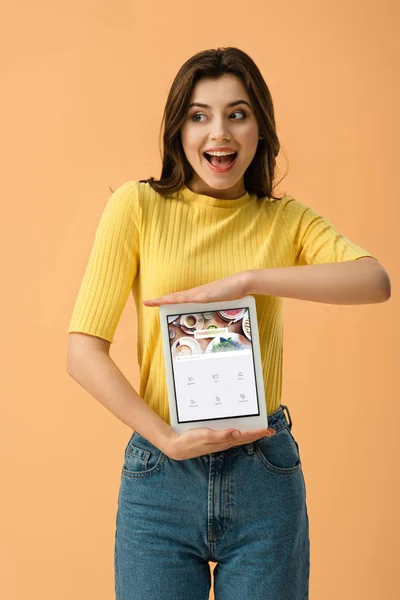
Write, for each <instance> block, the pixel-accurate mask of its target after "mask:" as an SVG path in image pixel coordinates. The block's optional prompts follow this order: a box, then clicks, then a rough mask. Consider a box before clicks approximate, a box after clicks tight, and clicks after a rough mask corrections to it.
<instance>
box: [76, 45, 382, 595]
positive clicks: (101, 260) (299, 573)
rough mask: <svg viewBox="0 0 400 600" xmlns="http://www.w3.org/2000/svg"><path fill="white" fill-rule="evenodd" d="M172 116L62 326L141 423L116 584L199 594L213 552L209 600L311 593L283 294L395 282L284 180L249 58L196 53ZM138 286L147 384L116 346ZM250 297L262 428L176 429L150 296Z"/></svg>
mask: <svg viewBox="0 0 400 600" xmlns="http://www.w3.org/2000/svg"><path fill="white" fill-rule="evenodd" d="M164 118H165V131H164V156H163V166H162V173H161V177H160V179H159V180H157V181H155V180H154V178H150V179H148V180H140V181H127V182H125V183H124V184H122V185H121V186H120V187H118V189H116V190H115V191H114V192H113V193H112V195H111V197H110V198H109V200H108V203H107V205H106V207H105V209H104V211H103V214H102V216H101V219H100V222H99V225H98V228H97V231H96V235H95V240H94V244H93V248H92V252H91V255H90V258H89V262H88V265H87V268H86V272H85V275H84V278H83V281H82V284H81V287H80V290H79V293H78V297H77V300H76V304H75V307H74V310H73V314H72V319H71V322H70V325H69V330H68V331H69V333H70V335H69V348H68V372H69V373H70V374H71V375H72V376H73V377H74V379H76V380H77V381H78V382H79V383H80V384H81V385H82V386H83V387H84V388H85V389H86V390H88V391H89V392H90V393H91V394H92V395H93V396H94V397H95V398H97V399H98V400H99V401H100V402H101V403H103V404H104V406H106V407H107V409H109V410H110V411H111V412H112V413H113V414H114V415H116V416H117V417H118V418H119V419H121V420H122V421H123V422H124V423H126V424H127V425H129V426H130V427H131V428H132V429H133V430H134V433H133V435H132V437H131V438H130V440H129V442H128V444H127V446H126V450H125V454H124V461H123V467H122V474H121V486H120V491H119V496H118V511H117V518H116V536H115V591H116V597H117V600H133V599H136V598H140V599H143V600H144V599H146V600H159V599H162V600H178V599H179V600H180V599H182V600H184V599H190V600H206V599H207V598H208V597H209V591H210V586H211V574H210V566H209V561H212V562H215V563H217V564H216V567H215V570H214V594H215V598H216V600H244V599H247V598H251V599H252V600H265V599H266V598H274V600H304V599H306V598H308V587H309V572H310V540H309V522H308V514H307V506H306V488H305V481H304V476H303V471H302V464H301V459H300V453H299V445H298V443H297V441H296V440H295V438H294V437H293V433H292V419H291V415H290V412H289V409H288V407H287V406H286V405H282V404H281V383H282V339H283V298H284V297H287V298H299V299H303V300H310V301H314V302H327V303H330V304H335V303H336V304H364V303H372V302H383V301H385V300H387V299H388V298H389V297H390V279H389V277H388V274H387V273H386V271H385V270H384V268H383V267H382V266H381V265H380V264H379V262H378V261H377V260H376V259H375V258H374V257H371V255H370V254H369V253H368V252H367V251H365V250H363V249H362V248H360V247H359V246H357V245H356V244H355V243H354V242H352V241H350V240H349V239H348V238H347V237H346V236H345V235H344V234H342V233H339V232H338V231H337V230H336V229H335V227H334V225H333V224H332V223H330V222H329V221H328V220H327V219H325V218H323V217H322V216H321V215H319V214H318V213H317V212H315V211H314V210H313V209H311V208H310V207H308V206H307V205H305V204H302V203H301V202H299V201H297V200H296V199H295V198H294V197H293V196H291V195H284V196H282V197H277V196H275V195H274V194H273V189H274V185H273V183H274V178H275V164H276V156H277V155H278V152H279V149H280V144H279V141H278V137H277V134H276V130H275V118H274V108H273V103H272V99H271V94H270V92H269V90H268V87H267V85H266V83H265V81H264V79H263V77H262V75H261V73H260V71H259V69H258V68H257V66H256V65H255V64H254V62H253V61H252V60H251V58H250V57H249V56H248V55H247V54H245V53H244V52H242V51H241V50H239V49H237V48H225V49H218V50H207V51H204V52H200V53H198V54H196V55H195V56H193V57H192V58H190V59H189V60H188V61H187V62H186V63H185V64H184V65H183V66H182V67H181V69H180V70H179V72H178V74H177V76H176V78H175V80H174V82H173V84H172V87H171V90H170V92H169V96H168V99H167V104H166V108H165V114H164ZM357 259H362V260H357ZM328 263H330V264H328ZM131 291H132V293H133V296H134V300H135V304H136V309H137V317H138V346H137V348H138V359H139V365H140V374H141V380H140V393H139V394H138V393H137V392H136V391H135V390H134V389H133V388H132V386H131V385H130V384H129V382H128V381H127V379H126V378H125V377H124V376H123V374H122V373H121V371H120V370H119V369H118V367H117V366H116V365H115V363H114V362H113V361H112V360H111V358H110V356H109V347H110V344H111V343H112V342H113V337H114V333H115V330H116V327H117V325H118V322H119V319H120V317H121V314H122V311H123V308H124V306H125V304H126V301H127V299H128V296H129V294H130V293H131ZM246 294H252V295H254V297H255V299H256V303H257V316H258V326H259V338H260V345H261V353H262V367H263V377H264V383H265V395H266V402H267V414H268V422H269V428H268V430H256V431H250V432H240V433H239V435H238V437H232V431H233V430H232V429H229V430H224V431H216V430H213V429H209V428H200V429H192V430H190V431H188V432H186V433H184V434H178V433H176V432H174V431H173V430H172V429H171V427H170V419H169V408H168V398H167V388H166V381H165V370H164V364H163V353H162V343H161V336H160V327H159V315H158V310H157V306H160V305H161V304H163V303H167V302H193V301H195V302H209V301H214V300H215V301H220V300H232V299H236V298H240V297H243V296H244V295H246ZM160 296H161V297H160ZM285 410H286V414H285V412H284V411H285Z"/></svg>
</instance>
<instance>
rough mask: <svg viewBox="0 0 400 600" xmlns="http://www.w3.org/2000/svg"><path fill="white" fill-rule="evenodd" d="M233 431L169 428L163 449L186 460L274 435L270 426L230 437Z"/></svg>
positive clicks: (175, 458) (174, 456) (170, 454)
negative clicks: (177, 430) (179, 431)
mask: <svg viewBox="0 0 400 600" xmlns="http://www.w3.org/2000/svg"><path fill="white" fill-rule="evenodd" d="M233 431H238V430H237V429H222V430H220V431H218V430H216V429H210V428H209V427H199V428H194V429H189V430H188V431H185V432H184V433H177V432H176V431H175V430H174V429H172V428H171V431H170V436H169V439H168V442H167V445H166V448H165V450H164V452H165V454H166V455H167V456H168V457H169V458H172V459H174V460H186V459H187V458H196V457H197V456H202V455H203V454H211V453H213V452H221V451H222V450H227V449H228V448H232V447H233V446H241V445H242V444H249V443H250V442H255V441H256V440H259V439H261V438H263V437H265V436H270V435H275V433H276V432H275V430H274V429H273V428H272V427H269V428H268V429H253V430H252V431H244V432H243V433H242V432H239V435H238V436H237V437H232V433H233Z"/></svg>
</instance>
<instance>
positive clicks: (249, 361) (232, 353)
mask: <svg viewBox="0 0 400 600" xmlns="http://www.w3.org/2000/svg"><path fill="white" fill-rule="evenodd" d="M159 315H160V324H161V335H162V345H163V354H164V364H165V372H166V382H167V390H168V401H169V410H170V422H171V427H172V428H173V429H174V430H175V431H176V432H178V433H183V432H184V431H187V430H188V429H193V428H195V427H210V428H212V429H217V430H221V429H229V428H238V429H240V431H249V430H252V429H259V428H264V427H265V428H267V427H268V419H267V410H266V403H265V394H264V381H263V375H262V367H261V354H260V342H259V337H258V324H257V312H256V303H255V300H254V298H253V296H244V297H243V298H239V299H238V300H228V301H226V302H207V303H201V304H199V303H197V302H196V303H195V302H185V303H180V304H164V305H162V306H159Z"/></svg>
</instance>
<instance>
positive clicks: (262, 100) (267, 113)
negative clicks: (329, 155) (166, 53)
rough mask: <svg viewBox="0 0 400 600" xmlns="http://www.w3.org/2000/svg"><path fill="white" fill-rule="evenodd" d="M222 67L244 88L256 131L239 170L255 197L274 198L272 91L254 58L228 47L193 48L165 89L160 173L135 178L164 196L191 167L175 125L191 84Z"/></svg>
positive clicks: (180, 120)
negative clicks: (252, 150)
mask: <svg viewBox="0 0 400 600" xmlns="http://www.w3.org/2000/svg"><path fill="white" fill-rule="evenodd" d="M224 73H231V74H233V75H235V76H236V77H238V78H239V79H240V80H241V81H242V83H243V85H244V86H245V88H246V89H247V92H248V94H249V97H250V99H251V101H252V104H253V108H254V113H255V117H256V119H257V123H258V127H259V135H260V136H261V137H262V139H260V140H259V141H258V147H257V151H256V153H255V155H254V158H253V160H252V161H251V163H250V165H249V166H248V168H247V169H246V172H245V173H244V186H245V189H246V191H247V192H249V193H251V194H256V195H257V197H258V198H265V197H267V198H273V199H274V200H280V198H277V197H276V196H274V195H272V191H273V189H274V188H275V185H274V176H275V167H276V157H277V155H278V153H279V150H280V147H281V146H280V143H279V140H278V136H277V134H276V127H275V115H274V106H273V103H272V97H271V94H270V91H269V89H268V87H267V84H266V83H265V81H264V79H263V76H262V75H261V72H260V70H259V69H258V67H257V65H256V64H255V63H254V61H253V60H252V59H251V58H250V57H249V56H248V55H247V54H246V53H245V52H243V51H242V50H239V49H238V48H233V47H228V48H218V49H216V50H215V49H211V50H204V51H202V52H198V53H197V54H195V55H194V56H192V57H191V58H189V59H188V60H187V61H186V62H185V63H184V64H183V65H182V67H181V68H180V69H179V71H178V73H177V75H176V77H175V79H174V81H173V83H172V86H171V89H170V91H169V94H168V98H167V103H166V105H165V109H164V115H163V120H162V123H161V129H160V137H161V131H162V127H163V124H164V123H165V130H164V137H163V142H164V156H163V155H162V151H161V156H162V171H161V177H160V179H158V180H157V181H156V180H155V179H154V177H150V178H149V179H141V180H140V183H149V185H150V186H151V187H152V188H153V189H154V190H155V191H156V192H158V193H159V194H161V195H163V196H165V197H167V196H168V195H170V194H173V193H174V192H176V191H178V190H179V189H180V188H181V187H182V185H184V184H187V183H188V182H189V181H190V180H191V178H192V176H193V173H194V171H193V168H192V166H191V165H190V163H189V162H188V160H187V158H186V155H185V152H184V150H183V147H182V142H181V137H180V129H181V127H182V125H183V123H184V121H185V118H186V115H187V111H188V106H189V103H190V98H191V95H192V90H193V88H194V86H195V85H196V83H197V82H198V81H199V80H200V79H202V78H204V77H207V78H211V79H216V78H218V77H220V76H221V75H223V74H224ZM280 181H281V180H280ZM278 183H279V182H278Z"/></svg>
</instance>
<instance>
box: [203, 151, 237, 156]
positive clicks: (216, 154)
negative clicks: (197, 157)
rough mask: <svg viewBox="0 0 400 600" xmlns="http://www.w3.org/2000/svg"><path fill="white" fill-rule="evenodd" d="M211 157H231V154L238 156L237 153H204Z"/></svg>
mask: <svg viewBox="0 0 400 600" xmlns="http://www.w3.org/2000/svg"><path fill="white" fill-rule="evenodd" d="M204 154H209V155H210V156H229V155H230V154H236V152H204Z"/></svg>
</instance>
